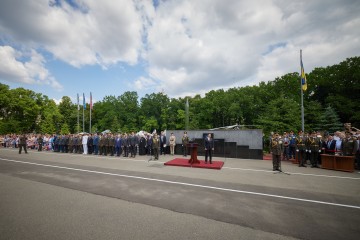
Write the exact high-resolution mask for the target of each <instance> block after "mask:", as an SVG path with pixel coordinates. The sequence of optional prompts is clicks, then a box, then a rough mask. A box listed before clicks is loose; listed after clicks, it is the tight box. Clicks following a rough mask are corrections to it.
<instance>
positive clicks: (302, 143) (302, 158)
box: [295, 131, 307, 167]
mask: <svg viewBox="0 0 360 240" xmlns="http://www.w3.org/2000/svg"><path fill="white" fill-rule="evenodd" d="M295 141H296V158H297V160H298V162H299V167H306V165H305V163H306V153H307V149H306V142H307V137H306V136H305V135H304V134H303V132H302V131H299V134H298V136H297V137H296V138H295Z"/></svg>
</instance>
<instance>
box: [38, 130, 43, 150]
mask: <svg viewBox="0 0 360 240" xmlns="http://www.w3.org/2000/svg"><path fill="white" fill-rule="evenodd" d="M43 141H44V139H43V137H42V135H41V134H40V135H39V137H38V138H37V143H38V151H39V152H41V151H42V146H43Z"/></svg>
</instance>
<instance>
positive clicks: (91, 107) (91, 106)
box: [90, 92, 93, 110]
mask: <svg viewBox="0 0 360 240" xmlns="http://www.w3.org/2000/svg"><path fill="white" fill-rule="evenodd" d="M90 109H91V110H92V109H93V105H92V95H91V92H90Z"/></svg>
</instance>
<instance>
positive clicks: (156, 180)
mask: <svg viewBox="0 0 360 240" xmlns="http://www.w3.org/2000/svg"><path fill="white" fill-rule="evenodd" d="M0 160H1V161H7V162H15V163H22V164H30V165H36V166H43V167H51V168H60V169H67V170H72V171H79V172H88V173H96V174H102V175H109V176H117V177H124V178H133V179H140V180H147V181H154V182H163V183H170V184H176V185H184V186H191V187H199V188H205V189H214V190H220V191H226V192H236V193H245V194H250V195H258V196H265V197H272V198H280V199H287V200H294V201H301V202H309V203H317V204H323V205H330V206H337V207H346V208H355V209H360V206H355V205H347V204H339V203H331V202H324V201H317V200H311V199H304V198H295V197H286V196H281V195H274V194H267V193H259V192H250V191H242V190H237V189H231V188H220V187H213V186H206V185H199V184H192V183H184V182H175V181H168V180H163V179H157V178H147V177H138V176H131V175H124V174H117V173H108V172H100V171H93V170H86V169H79V168H70V167H62V166H56V165H48V164H41V163H32V162H24V161H17V160H11V159H5V158H0Z"/></svg>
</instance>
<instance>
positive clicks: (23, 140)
mask: <svg viewBox="0 0 360 240" xmlns="http://www.w3.org/2000/svg"><path fill="white" fill-rule="evenodd" d="M26 141H27V137H26V135H25V134H23V135H21V136H20V138H19V154H21V150H22V148H24V151H25V153H26V154H27V153H28V152H27V149H26V145H27V142H26Z"/></svg>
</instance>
